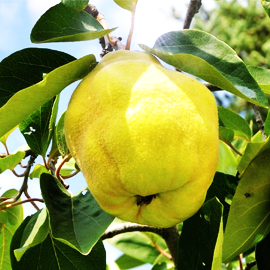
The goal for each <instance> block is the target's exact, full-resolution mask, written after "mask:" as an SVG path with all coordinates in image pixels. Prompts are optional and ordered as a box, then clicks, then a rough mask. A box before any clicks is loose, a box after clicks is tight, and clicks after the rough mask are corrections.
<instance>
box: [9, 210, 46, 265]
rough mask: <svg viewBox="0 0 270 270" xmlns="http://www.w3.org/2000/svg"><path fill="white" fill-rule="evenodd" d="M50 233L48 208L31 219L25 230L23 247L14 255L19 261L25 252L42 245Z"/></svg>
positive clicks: (16, 250)
mask: <svg viewBox="0 0 270 270" xmlns="http://www.w3.org/2000/svg"><path fill="white" fill-rule="evenodd" d="M48 233H49V219H48V216H47V210H46V208H43V209H42V210H40V211H38V212H37V213H36V214H34V215H33V216H31V219H30V220H29V222H28V223H27V225H26V227H25V228H24V231H23V234H22V239H21V246H20V247H19V248H17V249H15V250H14V255H15V257H16V259H17V261H19V260H20V259H21V257H22V256H23V255H24V254H25V252H26V251H27V250H28V249H29V248H31V247H34V246H36V245H38V244H40V243H42V242H43V241H44V240H45V239H46V238H47V236H48Z"/></svg>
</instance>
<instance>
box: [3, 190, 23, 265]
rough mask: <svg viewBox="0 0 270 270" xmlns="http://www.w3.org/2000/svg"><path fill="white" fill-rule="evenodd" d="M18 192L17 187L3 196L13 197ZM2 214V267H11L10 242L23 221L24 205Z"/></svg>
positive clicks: (4, 211)
mask: <svg viewBox="0 0 270 270" xmlns="http://www.w3.org/2000/svg"><path fill="white" fill-rule="evenodd" d="M17 193H18V191H17V190H15V189H10V190H8V191H6V192H5V193H4V194H3V195H2V197H12V196H14V195H16V194H17ZM0 213H1V215H0V255H1V256H0V269H1V270H8V269H11V262H10V244H11V240H12V236H13V234H14V233H15V231H16V229H17V228H18V227H19V225H20V224H21V222H22V221H23V207H22V205H18V206H14V207H11V208H9V209H6V210H1V212H0Z"/></svg>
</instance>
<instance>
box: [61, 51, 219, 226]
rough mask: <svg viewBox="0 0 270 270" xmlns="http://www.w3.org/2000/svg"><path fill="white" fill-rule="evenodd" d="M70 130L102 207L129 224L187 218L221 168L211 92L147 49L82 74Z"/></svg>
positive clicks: (111, 57)
mask: <svg viewBox="0 0 270 270" xmlns="http://www.w3.org/2000/svg"><path fill="white" fill-rule="evenodd" d="M65 134H66V140H67V144H68V147H69V149H70V152H71V154H72V155H73V156H74V158H75V160H76V162H77V163H78V166H79V167H80V169H81V170H82V172H83V174H84V177H85V179H86V181H87V184H88V187H89V189H90V191H91V192H92V194H93V195H94V197H95V198H96V200H97V201H98V203H99V204H100V206H101V207H102V208H103V209H104V210H105V211H106V212H108V213H110V214H112V215H114V216H116V217H118V218H120V219H122V220H125V221H130V222H135V223H140V224H145V225H150V226H154V227H171V226H173V225H175V224H177V223H179V222H182V221H183V220H185V219H187V218H189V217H190V216H192V215H193V214H195V213H196V212H197V211H198V209H199V208H200V207H201V205H202V204H203V202H204V199H205V195H206V192H207V189H208V187H209V186H210V184H211V182H212V179H213V176H214V174H215V171H216V167H217V162H218V116H217V106H216V103H215V99H214V97H213V95H212V93H211V92H210V91H209V90H208V89H207V88H206V87H205V86H204V85H202V84H201V83H200V82H198V81H197V80H195V79H193V78H191V77H189V76H187V75H184V74H182V73H180V72H177V71H172V70H168V69H166V68H164V67H163V66H161V64H160V63H159V61H158V60H157V59H156V58H154V57H153V56H151V55H149V54H146V53H142V52H131V51H116V52H113V53H109V54H108V55H106V56H105V57H104V58H103V59H102V60H101V62H100V63H99V64H98V65H97V66H96V68H95V69H94V70H93V71H92V72H91V73H90V74H88V75H87V76H86V77H85V78H84V79H83V81H82V82H81V83H80V84H79V86H78V87H77V89H76V90H75V91H74V93H73V95H72V98H71V100H70V103H69V106H68V109H67V112H66V116H65ZM151 195H153V196H151Z"/></svg>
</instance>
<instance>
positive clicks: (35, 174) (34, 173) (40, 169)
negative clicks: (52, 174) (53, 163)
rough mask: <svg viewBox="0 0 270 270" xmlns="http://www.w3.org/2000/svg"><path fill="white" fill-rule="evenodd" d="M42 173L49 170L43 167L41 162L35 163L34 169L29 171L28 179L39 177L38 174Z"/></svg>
mask: <svg viewBox="0 0 270 270" xmlns="http://www.w3.org/2000/svg"><path fill="white" fill-rule="evenodd" d="M42 173H49V171H48V170H47V169H46V168H45V166H43V165H41V164H37V165H36V166H35V167H34V169H33V170H32V172H31V173H30V175H29V177H30V179H33V178H40V175H41V174H42Z"/></svg>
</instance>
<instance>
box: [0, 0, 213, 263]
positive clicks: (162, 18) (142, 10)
mask: <svg viewBox="0 0 270 270" xmlns="http://www.w3.org/2000/svg"><path fill="white" fill-rule="evenodd" d="M59 2H60V0H58V1H57V0H0V36H1V39H0V61H1V60H2V59H3V58H5V57H7V56H8V55H10V54H12V53H13V52H15V51H18V50H21V49H23V48H27V47H38V48H50V49H55V50H60V51H64V52H66V53H69V54H71V55H73V56H75V57H76V58H80V57H82V56H84V55H86V54H94V55H95V56H96V58H97V60H99V59H100V58H99V54H100V52H101V47H100V45H99V43H98V40H94V41H84V42H72V43H48V44H33V43H31V41H30V32H31V29H32V27H33V26H34V24H35V22H36V21H37V19H38V18H39V17H40V16H41V15H42V14H43V13H44V12H45V11H46V10H47V9H48V8H49V7H51V6H53V5H55V4H58V3H59ZM205 2H206V1H205ZM187 3H188V0H182V1H177V0H166V1H164V0H139V1H138V6H137V14H136V21H135V30H134V36H133V41H132V45H131V50H141V49H140V48H139V46H138V45H137V44H139V43H142V44H145V45H147V46H149V47H151V46H153V44H154V42H155V40H156V39H157V38H158V37H159V36H160V35H162V34H164V33H166V32H169V31H172V30H181V28H182V24H183V23H182V22H181V21H178V20H175V19H173V18H172V17H171V10H172V8H173V7H174V8H175V9H176V12H178V13H179V14H180V16H181V17H182V18H183V17H184V15H185V12H186V9H187ZM214 3H215V1H214V0H207V5H208V6H207V7H208V8H209V7H212V6H213V5H214ZM91 4H93V5H95V6H96V7H97V9H98V10H99V11H100V12H101V13H103V14H104V16H105V18H106V20H107V22H108V24H109V26H110V27H118V29H117V30H116V31H115V32H113V35H115V36H117V37H122V38H123V43H125V40H126V37H127V35H128V31H129V26H130V12H128V11H126V10H124V9H121V8H120V7H118V6H117V5H116V4H115V3H114V1H113V0H95V1H94V0H92V1H91ZM76 85H77V83H75V84H72V85H71V86H69V87H67V89H65V90H64V91H63V92H62V94H61V98H60V104H61V106H60V109H59V115H58V116H60V115H61V113H62V112H63V111H64V110H65V109H66V107H67V105H68V100H69V98H70V95H71V94H72V92H73V91H74V89H75V87H76ZM7 144H8V147H9V150H10V152H11V153H12V152H15V151H16V150H17V149H18V148H20V147H21V146H23V145H25V144H26V143H25V141H24V139H23V136H22V135H21V134H20V133H19V132H18V131H15V132H14V133H13V134H12V135H11V136H10V137H9V138H8V142H7ZM4 152H5V149H4V147H3V146H2V145H0V153H4ZM21 182H22V179H21V178H17V177H15V176H13V174H12V173H11V172H9V171H7V172H5V173H3V174H1V175H0V189H1V190H0V194H2V193H4V192H5V191H6V190H8V189H9V188H14V187H17V188H19V187H20V185H21ZM75 182H76V184H75ZM68 183H69V184H70V185H71V191H72V192H73V193H75V192H78V191H79V190H80V189H81V188H83V187H84V186H85V185H86V184H85V181H84V179H83V177H82V175H81V174H80V175H79V176H77V177H76V178H73V179H72V180H70V181H68ZM29 194H30V195H31V197H39V198H41V195H40V192H39V183H38V180H37V179H34V180H31V181H30V182H29ZM41 207H42V206H41ZM24 210H25V215H29V214H32V213H34V212H35V209H34V208H33V207H32V206H31V205H30V204H28V205H24ZM111 254H113V256H111V258H110V259H113V258H114V257H115V256H118V255H119V253H117V252H111Z"/></svg>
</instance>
